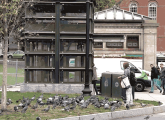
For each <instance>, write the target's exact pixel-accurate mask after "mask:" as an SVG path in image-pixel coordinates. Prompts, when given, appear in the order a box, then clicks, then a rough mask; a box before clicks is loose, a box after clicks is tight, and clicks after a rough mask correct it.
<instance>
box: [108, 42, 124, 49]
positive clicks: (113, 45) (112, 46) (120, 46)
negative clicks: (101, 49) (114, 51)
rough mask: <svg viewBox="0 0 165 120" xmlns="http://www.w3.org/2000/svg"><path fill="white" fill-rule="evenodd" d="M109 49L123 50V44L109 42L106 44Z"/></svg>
mask: <svg viewBox="0 0 165 120" xmlns="http://www.w3.org/2000/svg"><path fill="white" fill-rule="evenodd" d="M106 46H107V48H123V43H122V42H107V43H106Z"/></svg>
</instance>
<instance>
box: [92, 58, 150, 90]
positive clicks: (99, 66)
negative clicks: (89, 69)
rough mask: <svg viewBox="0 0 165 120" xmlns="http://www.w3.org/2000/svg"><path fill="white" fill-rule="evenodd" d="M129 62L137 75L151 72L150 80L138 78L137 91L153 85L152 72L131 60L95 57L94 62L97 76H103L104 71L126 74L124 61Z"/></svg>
mask: <svg viewBox="0 0 165 120" xmlns="http://www.w3.org/2000/svg"><path fill="white" fill-rule="evenodd" d="M124 62H128V63H129V66H130V67H131V68H133V70H134V72H135V76H136V77H139V76H140V75H141V73H142V71H144V72H146V73H148V74H149V76H148V80H144V79H142V78H138V79H137V83H136V86H135V90H136V91H139V92H141V91H143V90H144V88H145V87H151V77H150V76H151V72H149V71H146V70H142V69H141V68H140V67H137V66H135V65H134V64H133V63H132V62H131V61H130V60H127V59H124V58H94V64H95V67H96V71H97V77H101V75H102V73H103V72H108V71H109V72H120V73H123V74H124V68H123V63H124Z"/></svg>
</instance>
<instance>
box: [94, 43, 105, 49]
mask: <svg viewBox="0 0 165 120" xmlns="http://www.w3.org/2000/svg"><path fill="white" fill-rule="evenodd" d="M94 48H103V43H102V42H94Z"/></svg>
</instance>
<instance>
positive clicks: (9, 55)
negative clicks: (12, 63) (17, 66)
mask: <svg viewBox="0 0 165 120" xmlns="http://www.w3.org/2000/svg"><path fill="white" fill-rule="evenodd" d="M3 54H4V53H2V54H1V55H0V56H1V57H3ZM12 55H13V53H11V52H7V57H8V58H11V56H12Z"/></svg>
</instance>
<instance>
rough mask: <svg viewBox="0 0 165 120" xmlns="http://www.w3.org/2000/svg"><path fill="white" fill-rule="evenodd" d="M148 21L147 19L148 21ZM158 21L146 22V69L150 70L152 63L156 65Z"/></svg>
mask: <svg viewBox="0 0 165 120" xmlns="http://www.w3.org/2000/svg"><path fill="white" fill-rule="evenodd" d="M146 22H147V21H146ZM157 27H158V24H157V23H152V24H150V25H148V24H145V23H144V58H143V60H144V70H147V71H150V70H151V68H150V64H154V65H156V51H157V49H156V48H157Z"/></svg>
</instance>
